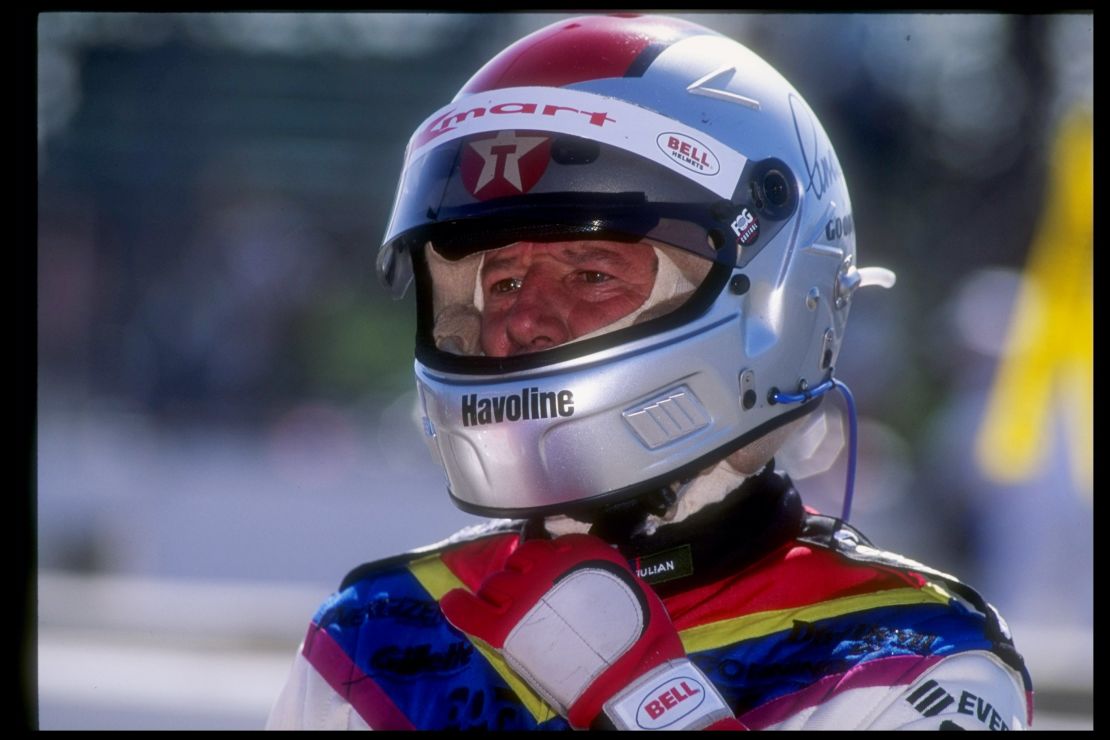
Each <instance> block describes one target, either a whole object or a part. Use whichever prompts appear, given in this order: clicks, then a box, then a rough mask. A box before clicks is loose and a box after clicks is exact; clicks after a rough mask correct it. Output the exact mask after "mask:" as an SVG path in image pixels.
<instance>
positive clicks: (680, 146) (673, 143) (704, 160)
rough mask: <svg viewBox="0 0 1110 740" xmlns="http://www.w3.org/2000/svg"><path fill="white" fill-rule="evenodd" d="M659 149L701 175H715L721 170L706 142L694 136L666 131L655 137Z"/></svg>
mask: <svg viewBox="0 0 1110 740" xmlns="http://www.w3.org/2000/svg"><path fill="white" fill-rule="evenodd" d="M655 143H656V144H657V145H658V146H659V150H660V151H662V152H663V153H664V154H666V155H667V156H668V157H670V158H671V159H673V160H674V161H676V162H678V163H679V164H680V165H682V166H683V167H685V168H686V169H688V170H690V171H691V172H696V173H698V174H699V175H715V174H717V173H718V172H720V170H721V165H720V163H718V162H717V157H716V156H715V155H714V154H713V152H711V151H710V150H709V147H707V146H706V145H705V144H703V143H701V142H700V141H698V140H697V139H695V138H694V137H692V136H686V135H684V134H680V133H677V132H674V131H665V132H664V133H661V134H659V136H658V137H656V139H655Z"/></svg>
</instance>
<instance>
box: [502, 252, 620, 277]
mask: <svg viewBox="0 0 1110 740" xmlns="http://www.w3.org/2000/svg"><path fill="white" fill-rule="evenodd" d="M558 259H561V260H563V261H564V262H569V263H570V264H572V265H575V266H578V265H583V264H586V263H588V262H591V261H594V260H606V261H609V262H616V263H617V264H618V265H622V266H623V265H627V264H628V258H627V257H625V256H624V255H623V254H621V253H620V251H618V250H616V249H609V248H607V247H598V246H590V247H583V246H577V247H564V248H563V249H562V250H561V251H560V252H559V253H558ZM519 261H520V258H519V257H506V256H505V255H492V254H487V255H486V258H485V260H484V261H483V262H482V274H483V275H485V274H486V273H487V272H488V271H491V270H501V269H508V268H510V267H512V266H513V264H515V263H516V262H519Z"/></svg>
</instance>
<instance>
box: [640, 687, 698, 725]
mask: <svg viewBox="0 0 1110 740" xmlns="http://www.w3.org/2000/svg"><path fill="white" fill-rule="evenodd" d="M704 701H705V686H703V685H702V683H701V681H699V680H698V679H696V678H694V677H693V676H677V677H675V678H671V679H669V680H667V681H666V682H665V683H663V684H661V685H659V686H656V687H655V688H654V689H652V690H651V691H650V692H648V694H647V696H645V697H644V699H643V701H641V702H640V706H639V707H638V708H637V709H636V724H637V725H638V726H639V727H640V728H642V729H644V730H661V729H663V728H664V727H668V726H670V725H673V724H674V723H675V722H678V721H679V720H681V719H682V718H683V717H686V716H687V715H689V714H690V713H691V712H693V711H694V710H696V709H697V708H698V707H700V706H701V705H702V702H704Z"/></svg>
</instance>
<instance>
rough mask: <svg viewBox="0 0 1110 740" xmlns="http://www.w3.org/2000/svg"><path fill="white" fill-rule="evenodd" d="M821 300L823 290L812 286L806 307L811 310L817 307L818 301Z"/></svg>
mask: <svg viewBox="0 0 1110 740" xmlns="http://www.w3.org/2000/svg"><path fill="white" fill-rule="evenodd" d="M819 300H821V291H820V290H818V289H817V288H816V287H813V288H810V289H809V292H808V293H806V308H808V309H809V310H810V311H812V310H813V309H815V308H817V302H818V301H819Z"/></svg>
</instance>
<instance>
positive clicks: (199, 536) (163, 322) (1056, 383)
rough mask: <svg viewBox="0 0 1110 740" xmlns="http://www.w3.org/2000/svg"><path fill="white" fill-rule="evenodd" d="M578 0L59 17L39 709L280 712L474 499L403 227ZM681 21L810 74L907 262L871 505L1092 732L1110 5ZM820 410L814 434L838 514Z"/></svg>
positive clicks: (55, 17) (167, 725) (835, 412)
mask: <svg viewBox="0 0 1110 740" xmlns="http://www.w3.org/2000/svg"><path fill="white" fill-rule="evenodd" d="M560 17H564V16H562V15H554V14H509V13H507V14H435V13H431V14H384V13H365V14H312V13H289V14H264V13H247V14H242V13H217V14H205V13H191V14H173V13H158V14H135V13H69V12H65V13H63V12H58V13H43V14H40V15H39V16H38V22H37V39H36V40H37V79H38V83H37V121H38V123H37V182H38V190H37V214H38V215H37V219H38V220H37V240H38V249H37V284H36V295H37V302H36V305H37V397H36V412H35V415H34V419H35V425H36V428H35V432H34V452H35V462H34V468H35V471H36V473H35V476H34V481H33V490H34V507H33V511H34V514H35V519H36V521H35V525H34V526H35V559H36V561H37V569H36V570H35V572H34V574H33V583H32V592H31V595H32V597H33V599H32V602H31V606H32V610H33V614H32V616H31V620H32V624H31V627H32V630H31V632H30V636H31V638H32V639H29V640H28V641H27V646H26V657H27V669H26V677H25V678H26V682H27V685H28V694H29V697H30V701H29V702H28V714H29V717H30V721H31V722H32V723H36V722H37V725H38V726H39V727H40V728H41V729H250V728H258V727H261V726H262V724H263V723H264V722H265V718H266V715H267V713H268V711H269V707H270V703H271V702H272V701H273V699H274V697H275V696H276V694H277V692H278V690H279V688H280V686H281V685H282V683H283V681H284V678H285V673H286V670H287V669H288V666H289V665H290V663H291V660H292V657H293V654H294V651H295V650H296V647H297V644H298V642H299V641H300V639H301V637H302V636H303V634H304V630H305V628H306V627H307V624H308V619H309V618H310V616H311V615H312V613H313V611H314V610H315V608H316V606H317V605H318V604H319V602H320V601H321V600H322V599H323V598H324V597H326V596H327V594H328V593H329V592H330V591H331V590H332V589H333V588H335V587H336V586H337V585H338V583H339V581H340V579H341V578H342V577H343V575H344V574H345V573H346V572H347V571H348V570H349V569H351V568H352V567H354V566H355V565H357V564H359V563H362V562H365V561H367V560H371V559H375V558H378V557H383V556H386V555H390V554H394V553H396V552H399V551H402V550H407V549H410V548H413V547H416V546H419V545H423V544H428V543H430V542H433V541H436V540H438V539H441V538H443V537H445V536H447V535H448V534H450V533H451V532H452V531H454V530H455V529H458V528H459V527H461V526H464V525H467V524H471V523H475V522H477V521H479V520H478V519H477V518H475V517H471V516H469V515H465V514H463V513H461V512H459V511H457V510H455V509H454V507H453V506H452V505H451V504H450V502H449V501H448V499H447V496H446V494H445V490H444V484H443V481H442V479H441V477H440V474H439V472H438V470H437V469H436V468H434V467H433V466H432V463H431V460H430V458H429V456H428V455H427V453H426V450H425V448H424V445H423V441H422V439H421V436H420V433H419V431H418V429H417V427H416V426H415V423H414V419H413V402H414V395H413V384H412V379H411V357H412V346H411V345H412V337H413V334H414V320H413V315H412V314H413V306H412V299H411V296H410V297H409V298H407V299H405V300H403V301H400V302H393V301H391V300H390V299H389V298H388V297H387V295H386V294H385V292H384V290H382V289H380V288H379V287H378V286H377V283H376V280H375V277H374V273H373V264H374V257H375V254H376V250H377V246H378V240H379V239H380V238H381V236H382V233H383V231H384V228H385V219H386V217H387V216H388V211H389V207H390V205H391V202H392V197H393V193H394V189H395V186H396V183H397V177H398V174H399V171H400V164H401V157H402V153H403V149H404V146H405V143H406V141H407V138H408V135H409V134H410V133H411V131H412V129H413V128H415V126H416V124H418V123H419V122H420V121H421V120H423V119H424V118H425V117H426V116H427V115H428V114H429V113H430V112H432V111H433V110H435V109H436V108H438V107H439V106H441V105H443V104H444V103H446V102H447V101H448V100H449V99H450V98H451V97H452V96H453V94H454V92H455V91H456V90H457V89H458V88H459V87H460V86H461V85H462V84H463V82H465V80H466V79H467V78H468V76H469V75H470V74H471V73H472V72H473V71H475V70H476V69H477V68H478V67H479V66H480V65H481V64H482V63H484V62H485V61H486V60H487V59H488V58H489V57H490V56H492V55H493V54H495V53H496V52H497V51H499V50H500V49H501V48H503V47H504V46H506V45H507V44H508V43H510V42H512V41H513V40H515V39H516V38H518V37H520V36H522V35H524V34H526V33H528V32H531V31H533V30H535V29H537V28H539V27H541V26H543V25H546V24H547V23H550V22H553V21H555V20H557V19H559V18H560ZM685 17H688V18H691V19H693V20H696V21H698V22H701V23H703V24H704V25H707V26H709V27H711V28H714V29H716V30H718V31H721V32H723V33H725V34H727V35H729V36H732V37H733V38H736V39H737V40H739V41H741V42H742V43H744V44H746V45H748V46H749V47H751V48H752V49H753V50H754V51H756V52H757V53H758V54H760V55H761V56H763V57H764V58H766V59H767V60H768V61H769V62H770V63H771V64H772V65H774V66H776V67H777V68H778V69H779V70H780V71H781V72H782V73H783V74H784V75H785V76H786V77H787V78H788V79H789V80H791V81H792V82H793V83H794V85H795V86H796V87H797V88H798V89H799V91H800V92H801V93H802V95H803V96H804V97H805V98H806V99H807V100H808V102H809V103H810V105H811V106H812V108H813V109H814V110H815V111H816V112H817V114H818V115H819V116H820V117H821V119H822V121H823V123H824V125H825V128H826V129H827V130H828V132H829V134H830V136H831V138H832V140H833V142H834V143H835V145H836V147H837V150H838V153H839V157H840V160H841V164H842V167H843V170H844V173H845V176H846V177H847V178H848V180H849V184H850V188H851V191H852V194H853V204H854V210H855V227H856V232H857V237H858V245H859V263H860V264H861V265H882V266H885V267H889V268H891V269H893V270H894V271H895V272H897V274H898V284H897V287H896V288H895V289H894V290H892V291H862V292H860V293H859V294H857V297H856V299H855V301H854V304H855V305H854V307H853V309H852V320H851V322H850V328H849V330H848V337H847V340H846V343H845V346H844V348H843V351H842V353H841V365H840V366H839V367H838V369H837V375H838V376H839V377H840V378H841V379H842V380H844V381H845V382H846V383H848V384H849V386H851V388H852V389H853V391H854V393H855V395H856V401H857V404H858V406H859V411H860V415H861V421H860V444H861V449H860V462H859V465H860V468H859V473H858V480H857V494H856V499H855V505H854V513H853V521H854V523H855V524H856V525H857V526H859V527H861V528H862V529H863V530H864V531H865V532H866V533H867V534H868V535H869V536H870V537H871V539H872V540H873V541H874V542H875V543H876V544H877V545H879V546H880V547H886V548H889V549H893V550H896V551H899V552H901V553H903V554H905V555H907V556H909V557H911V558H915V559H918V560H922V561H925V562H928V563H930V564H932V565H934V566H936V567H938V568H941V569H943V570H946V571H948V572H951V573H954V574H957V575H958V576H960V577H961V578H962V579H963V580H965V581H966V582H968V583H970V584H971V585H973V586H975V587H976V588H978V589H979V590H980V591H982V592H983V593H984V594H985V595H986V596H987V598H988V599H989V600H990V601H992V602H993V603H994V604H995V605H996V606H997V607H998V608H999V609H1000V611H1001V612H1002V613H1003V614H1004V615H1005V616H1006V618H1007V619H1008V621H1009V623H1010V626H1011V628H1012V631H1013V633H1014V635H1015V638H1016V641H1017V644H1018V647H1019V649H1020V650H1021V651H1022V652H1023V653H1024V654H1025V655H1026V658H1027V661H1028V663H1029V666H1030V670H1031V672H1032V674H1033V678H1034V683H1035V685H1036V689H1037V712H1038V715H1037V720H1036V725H1035V728H1036V729H1052V728H1067V729H1082V728H1090V727H1092V725H1093V699H1092V684H1093V678H1092V675H1093V668H1092V663H1093V661H1092V651H1093V640H1092V636H1091V632H1092V623H1093V601H1092V599H1093V596H1092V591H1093V589H1092V577H1093V576H1092V552H1093V545H1092V520H1093V517H1092V488H1093V443H1092V433H1093V432H1092V429H1093V416H1092V414H1093V411H1092V393H1093V391H1092V383H1093V380H1092V372H1093V361H1092V351H1093V327H1092V301H1091V291H1092V287H1093V285H1092V278H1091V266H1092V241H1091V240H1092V236H1091V231H1092V221H1093V215H1092V207H1093V206H1092V204H1093V197H1092V188H1093V160H1092V154H1091V152H1092V147H1093V142H1092V138H1093V135H1092V128H1091V120H1092V118H1091V116H1092V107H1093V97H1094V88H1093V25H1094V24H1093V16H1092V15H1090V14H1061V15H1048V16H1040V15H1002V14H997V15H977V14H967V13H960V14H953V15H946V14H923V15H917V14H896V15H882V14H863V15H826V14H820V15H800V14H799V15H795V14H786V15H783V14H774V15H747V14H708V13H705V14H701V13H695V14H687V15H686V16H685ZM824 406H825V414H826V416H825V417H824V418H823V419H822V420H821V422H820V423H819V424H818V425H817V426H815V427H814V430H813V432H812V434H811V435H810V436H809V437H807V438H806V439H803V440H802V441H801V443H800V444H799V445H798V446H797V447H796V448H795V449H794V450H793V451H792V452H791V455H792V456H793V458H794V459H795V469H796V475H795V478H797V479H800V480H798V483H799V487H800V489H801V490H802V492H803V495H804V496H805V497H806V499H807V502H808V503H810V504H811V505H814V506H817V507H818V508H821V509H823V510H825V511H829V512H832V513H835V512H838V511H839V509H840V496H841V492H842V490H843V481H844V471H845V468H844V461H843V458H844V455H843V454H839V455H835V456H834V455H833V454H831V453H830V450H832V451H833V452H835V451H836V450H837V449H838V448H837V445H836V444H834V443H835V441H836V440H837V439H838V438H839V437H842V436H843V432H842V426H841V424H842V419H841V417H840V413H839V408H840V405H839V400H838V399H837V400H833V401H831V402H829V403H826V404H825V405H824ZM822 425H823V426H822ZM822 433H823V434H824V442H822V441H821V437H822ZM830 440H831V441H832V442H830ZM807 444H808V447H807V446H806V445H807ZM813 449H816V450H817V453H816V454H814V455H809V457H808V459H805V458H806V457H807V455H808V454H809V452H811V451H812V450H813Z"/></svg>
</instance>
